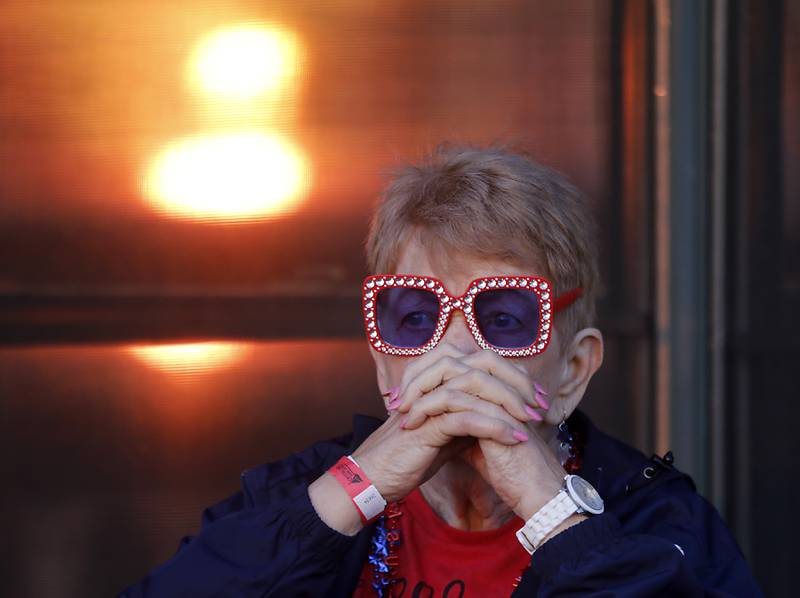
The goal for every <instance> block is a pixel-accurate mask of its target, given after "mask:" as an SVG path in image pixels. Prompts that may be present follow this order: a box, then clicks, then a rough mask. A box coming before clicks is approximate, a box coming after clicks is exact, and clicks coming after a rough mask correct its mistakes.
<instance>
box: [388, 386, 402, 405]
mask: <svg viewBox="0 0 800 598" xmlns="http://www.w3.org/2000/svg"><path fill="white" fill-rule="evenodd" d="M399 395H400V387H399V386H395V387H394V388H393V389H391V390H390V391H389V401H390V402H391V401H394V400H395V399H396V398H397V397H398V396H399Z"/></svg>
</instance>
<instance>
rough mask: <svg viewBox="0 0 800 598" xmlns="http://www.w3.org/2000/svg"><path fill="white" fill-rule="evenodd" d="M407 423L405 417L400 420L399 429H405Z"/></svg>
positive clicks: (406, 417)
mask: <svg viewBox="0 0 800 598" xmlns="http://www.w3.org/2000/svg"><path fill="white" fill-rule="evenodd" d="M407 422H408V416H407V415H406V416H405V417H404V418H403V419H401V420H400V429H401V430H405V429H406V423H407Z"/></svg>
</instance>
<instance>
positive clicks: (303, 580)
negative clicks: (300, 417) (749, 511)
mask: <svg viewBox="0 0 800 598" xmlns="http://www.w3.org/2000/svg"><path fill="white" fill-rule="evenodd" d="M381 423H382V422H381V421H380V420H377V419H374V418H369V417H364V416H356V417H355V418H354V420H353V433H352V434H351V435H348V436H347V437H343V438H339V439H334V440H330V441H326V442H320V443H318V444H315V445H314V446H312V447H311V448H309V449H307V450H305V451H303V452H301V453H298V454H294V455H292V456H290V457H288V458H287V459H284V460H282V461H278V462H276V463H270V464H267V465H262V466H260V467H256V468H254V469H250V470H248V471H245V472H244V473H243V474H242V480H241V481H242V490H241V491H240V492H238V493H237V494H235V495H234V496H232V497H231V498H229V499H227V500H225V501H223V502H221V503H219V504H217V505H215V506H213V507H210V508H208V509H206V511H205V512H204V514H203V522H202V529H201V531H200V533H199V534H198V535H197V536H195V537H193V538H184V539H183V540H182V542H181V545H180V547H179V549H178V552H177V553H176V554H175V556H174V557H173V558H172V559H170V560H169V561H167V562H166V563H164V564H163V565H161V566H160V567H158V568H156V569H155V570H153V571H152V572H151V573H150V574H149V575H148V576H147V577H146V578H144V579H143V580H142V581H141V582H139V583H138V584H136V585H135V586H132V587H131V588H129V589H128V590H127V591H125V592H123V593H122V594H121V596H123V597H125V598H139V597H143V596H149V597H151V598H152V597H161V596H192V597H202V596H231V597H233V596H237V597H238V596H241V597H244V596H315V597H316V596H351V595H352V593H353V591H354V589H355V586H356V583H357V581H358V577H359V574H360V572H361V569H362V567H363V564H364V562H365V560H366V556H367V550H368V546H369V541H370V537H371V535H372V531H373V530H372V526H369V527H367V528H365V529H363V530H362V531H361V532H360V533H359V534H357V535H356V536H353V537H349V536H344V535H342V534H340V533H338V532H336V531H334V530H332V529H330V528H329V527H328V526H327V525H325V523H323V522H322V520H321V519H320V518H319V517H318V516H317V514H316V512H315V511H314V508H313V507H312V505H311V502H310V500H309V498H308V492H307V490H308V485H309V484H310V483H311V482H313V481H314V480H315V479H317V478H318V477H319V476H320V475H322V473H324V472H325V471H326V470H327V469H328V468H329V467H330V466H331V465H333V463H334V462H336V461H337V460H338V459H339V457H341V456H342V455H345V454H349V453H351V452H352V451H353V450H354V449H355V448H356V447H357V446H358V445H359V444H360V443H361V442H362V441H363V440H364V439H365V438H366V437H367V436H369V434H370V433H372V431H373V430H375V429H376V428H377V427H378V426H379V425H380V424H381ZM569 424H570V429H572V430H576V429H579V430H580V431H581V432H582V433H583V436H584V438H585V455H584V460H583V465H582V467H581V470H580V472H579V473H580V475H581V476H583V477H584V478H586V479H587V480H588V481H589V482H591V483H592V485H594V487H595V488H596V489H597V490H598V492H599V493H600V495H601V496H602V497H603V499H604V500H605V505H606V512H605V513H603V514H602V515H597V516H593V517H591V518H590V519H588V520H586V521H583V522H581V523H579V524H577V525H574V526H572V527H570V528H568V529H567V530H565V531H564V532H562V533H560V534H558V535H557V536H555V537H554V538H552V539H551V540H550V541H548V542H547V543H546V544H544V545H543V546H542V547H541V548H540V549H539V550H537V551H536V552H535V553H534V555H533V557H532V562H531V566H530V567H529V568H528V569H527V571H526V572H525V574H524V575H523V578H522V582H521V583H520V585H519V587H518V588H517V589H516V590H515V591H514V593H513V596H514V597H515V598H518V597H524V596H541V597H545V596H626V597H628V596H631V597H633V596H636V597H641V596H748V597H749V596H761V592H760V590H759V589H758V586H757V585H756V583H755V580H754V579H753V577H752V575H751V573H750V571H749V569H748V566H747V563H746V562H745V560H744V558H743V556H742V553H741V551H740V550H739V548H738V546H737V545H736V542H735V541H734V539H733V537H732V536H731V534H730V532H729V531H728V529H727V528H726V526H725V524H724V523H723V522H722V520H721V518H720V517H719V515H718V514H717V512H716V511H715V510H714V508H713V507H712V506H711V505H710V504H709V503H708V502H707V501H706V500H705V499H704V498H703V497H701V496H700V495H699V494H697V492H696V491H695V487H694V484H693V482H692V480H691V479H690V478H689V477H688V476H687V475H685V474H683V473H681V472H680V471H678V470H677V469H675V468H673V467H672V466H671V464H670V463H669V461H670V460H669V459H666V460H665V459H659V458H658V457H653V458H652V459H647V458H646V457H645V456H644V455H642V454H641V453H639V452H638V451H636V450H634V449H632V448H631V447H629V446H627V445H625V444H623V443H621V442H619V441H617V440H615V439H613V438H611V437H609V436H607V435H606V434H604V433H602V432H600V431H599V430H598V429H597V428H595V427H594V426H593V425H592V424H591V422H590V421H589V419H588V418H587V417H586V416H585V415H583V414H581V413H580V412H576V413H574V414H573V416H572V417H571V418H570V420H569ZM406 594H407V595H410V594H411V591H410V590H409V591H408V592H406Z"/></svg>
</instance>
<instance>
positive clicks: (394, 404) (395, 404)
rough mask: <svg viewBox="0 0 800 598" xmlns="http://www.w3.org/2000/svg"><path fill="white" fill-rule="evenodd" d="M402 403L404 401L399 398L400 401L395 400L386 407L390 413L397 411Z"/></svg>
mask: <svg viewBox="0 0 800 598" xmlns="http://www.w3.org/2000/svg"><path fill="white" fill-rule="evenodd" d="M400 403H402V401H401V400H400V399H399V398H398V399H395V400H394V401H392V402H390V403H389V404H388V405H387V406H386V408H387V409H388V410H389V411H394V410H395V409H397V408H398V407H399V406H400Z"/></svg>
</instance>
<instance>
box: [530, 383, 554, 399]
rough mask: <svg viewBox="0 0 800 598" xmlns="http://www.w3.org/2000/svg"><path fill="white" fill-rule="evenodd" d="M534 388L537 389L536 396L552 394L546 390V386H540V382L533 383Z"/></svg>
mask: <svg viewBox="0 0 800 598" xmlns="http://www.w3.org/2000/svg"><path fill="white" fill-rule="evenodd" d="M533 387H534V388H535V389H536V394H539V395H544V396H548V395H549V394H550V393H549V392H547V391H546V390H545V389H544V386H542V385H541V384H539V383H538V382H534V383H533Z"/></svg>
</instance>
